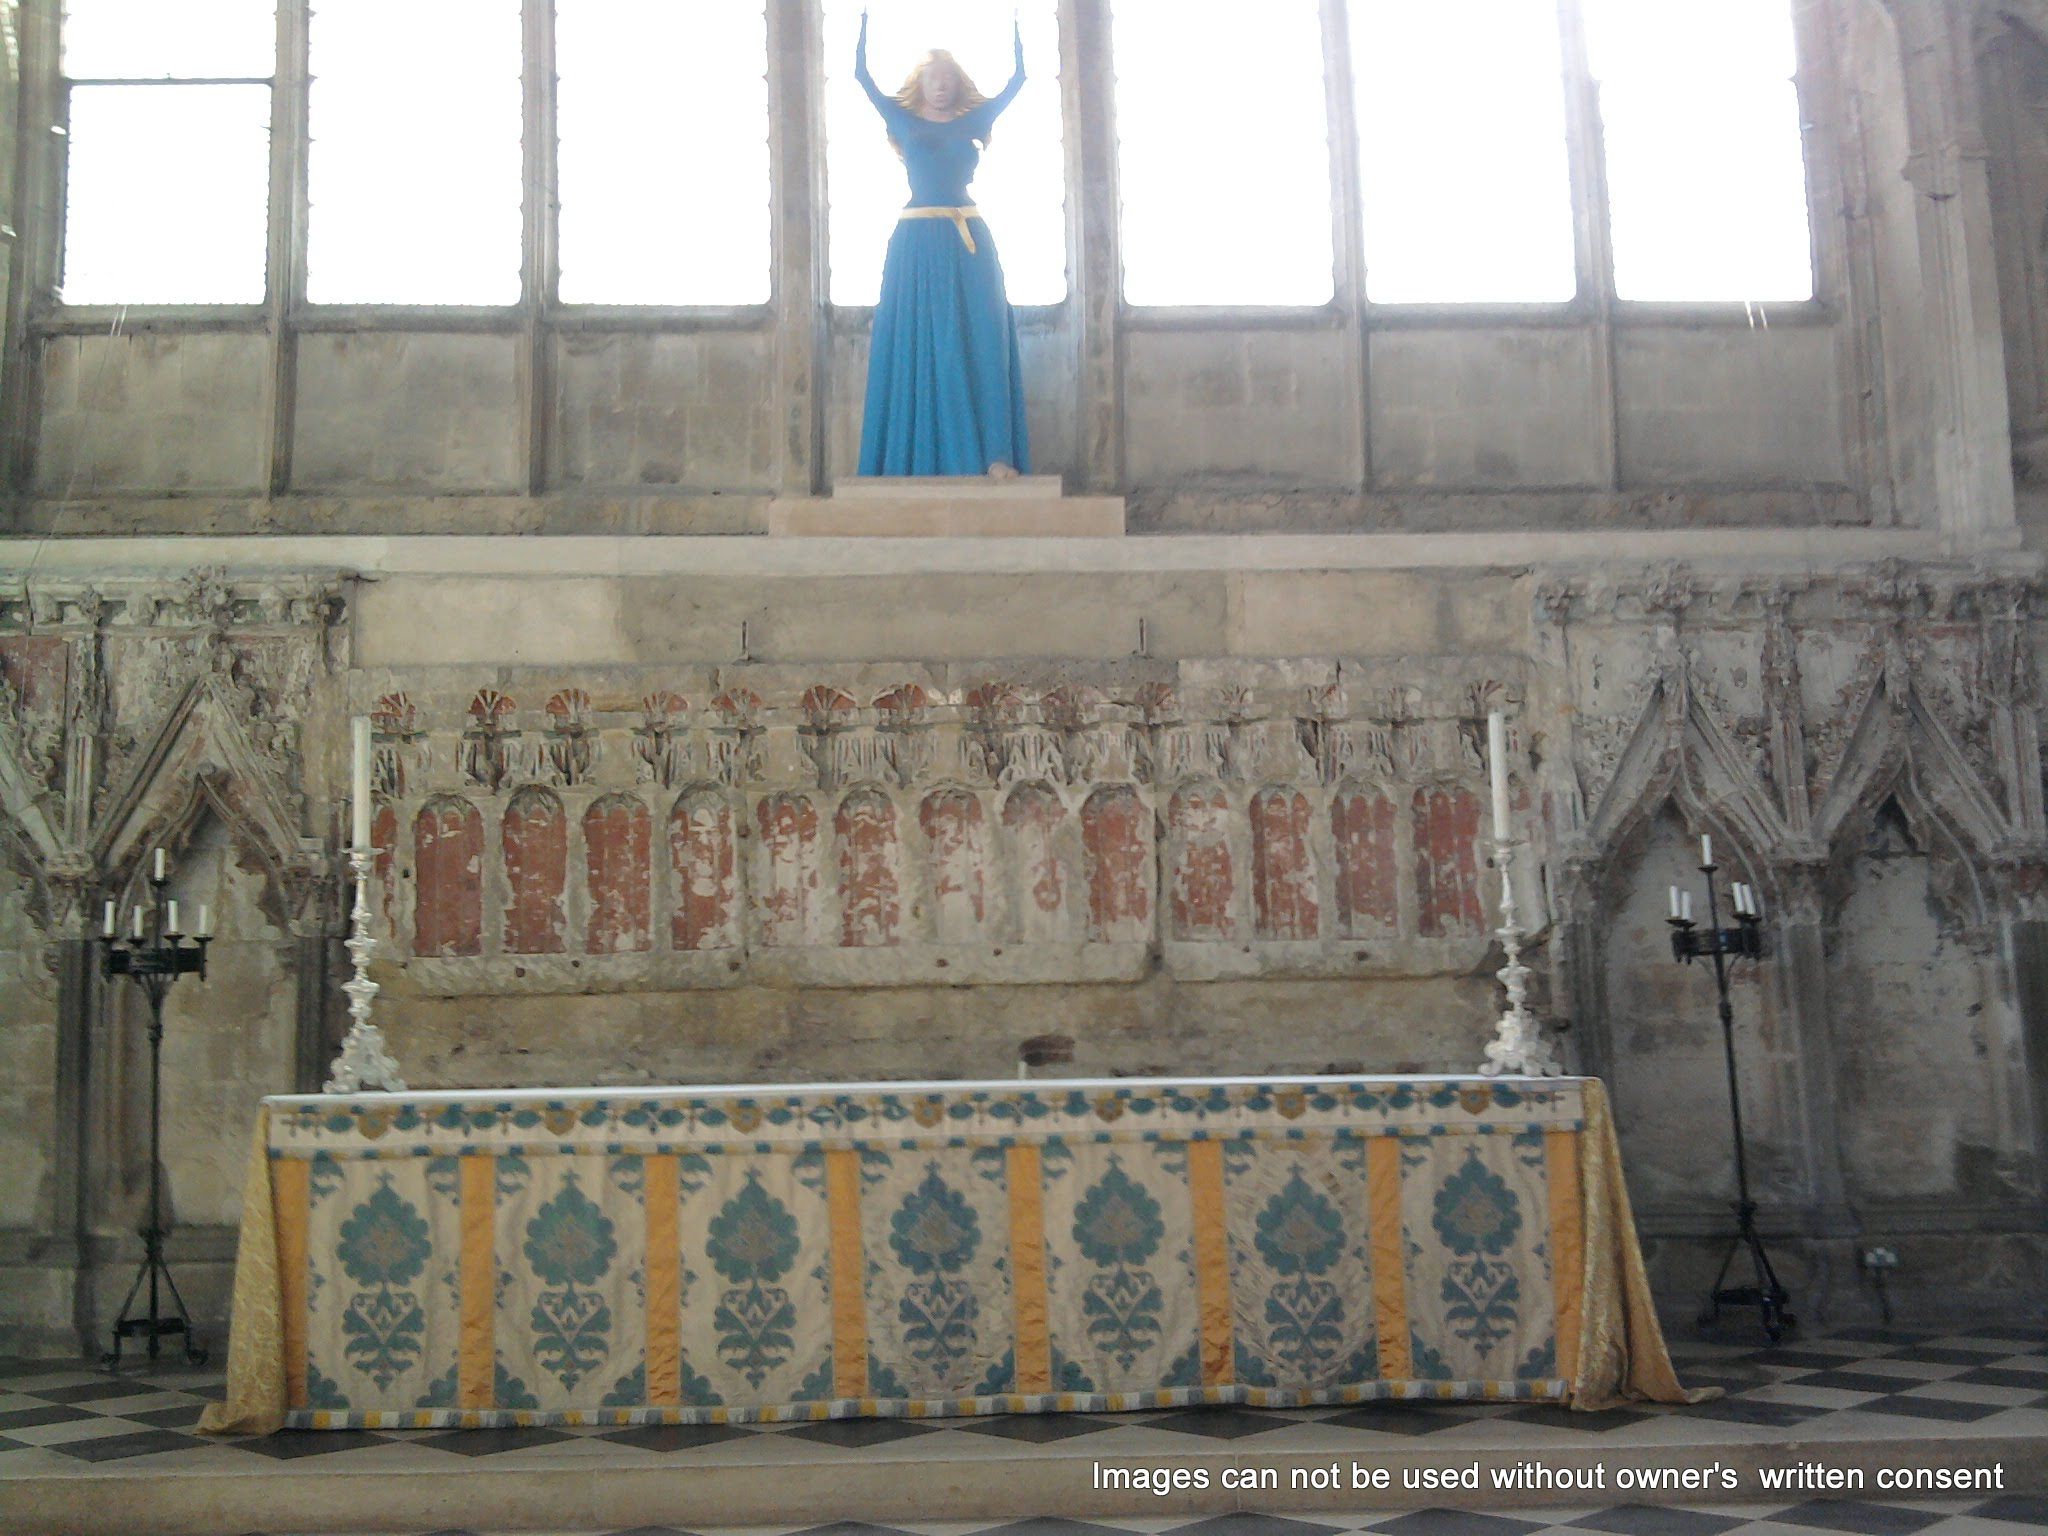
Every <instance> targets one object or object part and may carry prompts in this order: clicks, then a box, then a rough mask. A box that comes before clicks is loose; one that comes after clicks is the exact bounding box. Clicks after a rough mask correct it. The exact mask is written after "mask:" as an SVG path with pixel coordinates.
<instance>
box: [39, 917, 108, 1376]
mask: <svg viewBox="0 0 2048 1536" xmlns="http://www.w3.org/2000/svg"><path fill="white" fill-rule="evenodd" d="M51 948H52V949H53V950H54V951H55V958H56V965H57V1083H56V1093H55V1097H54V1099H53V1102H52V1110H53V1114H52V1119H53V1121H54V1124H53V1126H52V1134H53V1140H52V1144H51V1147H50V1188H51V1194H52V1198H51V1201H50V1226H49V1231H48V1234H47V1236H48V1243H49V1246H48V1248H47V1249H46V1262H47V1263H48V1265H49V1266H50V1267H51V1268H53V1269H65V1268H68V1269H69V1270H70V1285H71V1309H70V1310H71V1326H72V1328H73V1330H74V1331H75V1332H76V1334H77V1336H78V1345H79V1348H81V1349H86V1350H89V1349H90V1348H91V1346H92V1341H93V1340H94V1339H95V1338H97V1337H98V1334H99V1321H98V1316H97V1310H98V1309H97V1308H96V1307H95V1305H94V1302H93V1284H92V1281H93V1265H92V1241H91V1235H92V1193H91V1192H92V1188H93V1185H94V1183H95V1182H96V1179H97V1169H96V1168H95V1166H94V1162H95V1159H94V1157H93V1155H92V1138H90V1137H88V1136H87V1134H86V1124H87V1118H88V1114H89V1109H88V1104H87V1092H86V1085H87V1078H88V1074H89V1072H90V1069H91V1065H92V1058H91V1049H90V1043H91V1039H92V1028H91V1025H92V1020H93V1016H94V1014H95V1013H96V1011H97V1010H98V1008H99V1006H100V1004H99V994H98V977H97V976H96V975H95V974H94V967H93V953H92V943H91V941H90V940H88V939H87V938H86V937H85V936H84V935H83V934H82V933H78V932H71V933H67V934H66V935H64V936H63V937H61V938H58V939H55V940H53V941H52V943H51Z"/></svg>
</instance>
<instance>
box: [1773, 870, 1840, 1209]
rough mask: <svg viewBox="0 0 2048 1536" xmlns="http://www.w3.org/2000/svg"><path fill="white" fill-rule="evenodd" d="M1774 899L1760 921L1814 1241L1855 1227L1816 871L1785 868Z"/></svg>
mask: <svg viewBox="0 0 2048 1536" xmlns="http://www.w3.org/2000/svg"><path fill="white" fill-rule="evenodd" d="M1776 874H1777V885H1778V899H1777V901H1776V903H1775V904H1774V906H1775V910H1774V912H1773V913H1772V914H1770V915H1769V916H1767V917H1766V922H1773V919H1775V921H1774V923H1773V927H1774V932H1773V934H1772V937H1771V943H1772V947H1773V949H1774V950H1775V952H1776V963H1775V965H1773V966H1771V967H1770V969H1772V970H1774V971H1775V972H1776V974H1777V978H1778V985H1779V987H1780V988H1782V993H1781V997H1782V1001H1783V1003H1784V1018H1785V1023H1786V1026H1787V1028H1788V1029H1790V1030H1791V1032H1792V1037H1793V1050H1792V1056H1793V1059H1794V1061H1795V1062H1796V1063H1797V1064H1798V1095H1799V1115H1800V1121H1801V1123H1802V1124H1803V1125H1804V1127H1805V1138H1804V1140H1805V1143H1806V1148H1807V1154H1808V1158H1809V1161H1808V1164H1807V1177H1808V1180H1809V1186H1808V1187H1809V1190H1810V1192H1811V1194H1812V1197H1813V1201H1814V1218H1815V1224H1814V1227H1813V1229H1812V1235H1813V1236H1815V1237H1822V1238H1825V1237H1832V1236H1842V1235H1845V1234H1848V1233H1852V1232H1855V1231H1856V1230H1858V1229H1859V1227H1860V1222H1859V1220H1858V1218H1857V1216H1856V1214H1855V1212H1854V1211H1853V1210H1852V1209H1851V1208H1850V1204H1849V1191H1848V1180H1847V1177H1846V1175H1845V1173H1844V1172H1843V1161H1842V1134H1841V1125H1840V1122H1839V1119H1838V1117H1837V1116H1836V1113H1835V1082H1836V1079H1837V1078H1838V1077H1839V1076H1840V1062H1841V1059H1842V1055H1843V1052H1842V1050H1841V1049H1840V1048H1839V1047H1838V1043H1837V1041H1836V1038H1835V1018H1834V1015H1833V1013H1832V1012H1831V1011H1830V1009H1829V1006H1828V965H1827V941H1826V931H1825V927H1824V909H1823V901H1822V892H1821V874H1822V867H1821V866H1820V865H1817V864H1806V863H1797V864H1783V865H1780V866H1779V868H1778V870H1777V872H1776Z"/></svg>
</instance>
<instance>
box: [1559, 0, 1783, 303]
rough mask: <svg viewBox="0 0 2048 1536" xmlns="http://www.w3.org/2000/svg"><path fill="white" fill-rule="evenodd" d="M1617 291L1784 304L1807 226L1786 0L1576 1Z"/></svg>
mask: <svg viewBox="0 0 2048 1536" xmlns="http://www.w3.org/2000/svg"><path fill="white" fill-rule="evenodd" d="M1585 6H1586V27H1587V41H1588V44H1589V46H1590V49H1591V54H1592V64H1593V73H1594V76H1595V78H1596V79H1597V80H1598V81H1599V82H1600V116H1601V126H1602V129H1603V138H1604V142H1605V144H1606V149H1607V188H1608V215H1609V221H1610V227H1611V229H1612V231H1613V242H1614V284H1615V291H1616V293H1617V294H1618V295H1619V296H1620V297H1622V298H1624V299H1647V300H1662V301H1685V300H1690V301H1715V300H1729V301H1745V302H1764V301H1773V302H1781V303H1782V302H1796V301H1798V300H1801V299H1809V298H1811V297H1812V296H1813V237H1812V233H1811V229H1810V225H1809V222H1808V214H1807V200H1806V165H1805V158H1804V154H1803V146H1802V143H1801V138H1800V120H1799V100H1798V93H1797V91H1796V90H1795V88H1794V86H1793V79H1792V77H1793V73H1794V69H1795V67H1796V58H1795V54H1794V49H1793V35H1792V17H1791V8H1790V6H1789V4H1788V0H1687V3H1678V0H1660V3H1657V4H1647V3H1645V0H1585Z"/></svg>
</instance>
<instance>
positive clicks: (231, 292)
mask: <svg viewBox="0 0 2048 1536" xmlns="http://www.w3.org/2000/svg"><path fill="white" fill-rule="evenodd" d="M59 41H60V43H61V45H62V48H63V60H64V74H65V76H66V78H67V79H69V80H72V81H93V80H136V81H149V82H163V83H161V84H156V83H151V84H146V85H90V84H75V85H73V86H72V87H71V91H70V110H69V121H68V124H67V129H68V132H67V136H66V139H65V145H66V151H65V163H64V275H63V280H62V282H61V283H60V285H59V289H58V296H59V298H60V299H61V300H62V301H63V302H64V303H66V304H259V303H261V302H262V301H263V276H264V253H265V247H266V244H267V241H268V234H269V231H268V216H269V208H270V87H269V85H268V84H249V85H221V84H209V85H194V84H186V83H182V82H185V81H190V80H194V79H203V80H212V81H221V80H249V81H268V80H269V79H270V78H271V75H272V72H273V71H274V69H275V67H276V59H277V13H276V10H275V8H274V6H273V5H272V3H271V0H213V3H212V4H211V5H209V6H208V7H207V14H206V21H205V24H204V25H203V26H202V25H195V24H194V21H193V17H192V13H191V10H190V9H189V8H183V9H181V8H179V7H176V6H167V5H164V4H162V3H161V0H72V3H71V4H69V5H68V6H66V7H65V10H64V18H63V24H62V27H61V29H60V32H59Z"/></svg>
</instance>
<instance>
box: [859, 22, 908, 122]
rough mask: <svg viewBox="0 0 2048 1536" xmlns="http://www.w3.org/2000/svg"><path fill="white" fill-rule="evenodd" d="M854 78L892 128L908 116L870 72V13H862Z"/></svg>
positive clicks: (900, 104) (901, 105) (899, 103)
mask: <svg viewBox="0 0 2048 1536" xmlns="http://www.w3.org/2000/svg"><path fill="white" fill-rule="evenodd" d="M853 78H854V79H855V80H857V81H859V82H860V88H861V89H862V90H864V91H866V92H867V93H868V100H869V101H872V102H873V103H874V104H875V110H876V111H877V112H879V113H881V114H882V120H883V121H884V122H885V123H887V124H888V125H889V126H890V128H891V129H894V128H895V127H896V126H897V123H898V121H899V120H900V119H902V118H905V117H908V116H909V115H910V114H909V112H907V111H906V110H905V109H904V107H903V104H902V103H901V102H899V101H897V100H896V98H895V97H893V96H891V95H890V94H889V93H888V92H887V91H885V90H883V89H882V88H881V87H880V86H879V85H877V84H875V77H874V76H873V75H871V74H869V73H868V13H867V12H866V11H862V12H861V13H860V41H859V42H857V43H855V44H854V45H853Z"/></svg>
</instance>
